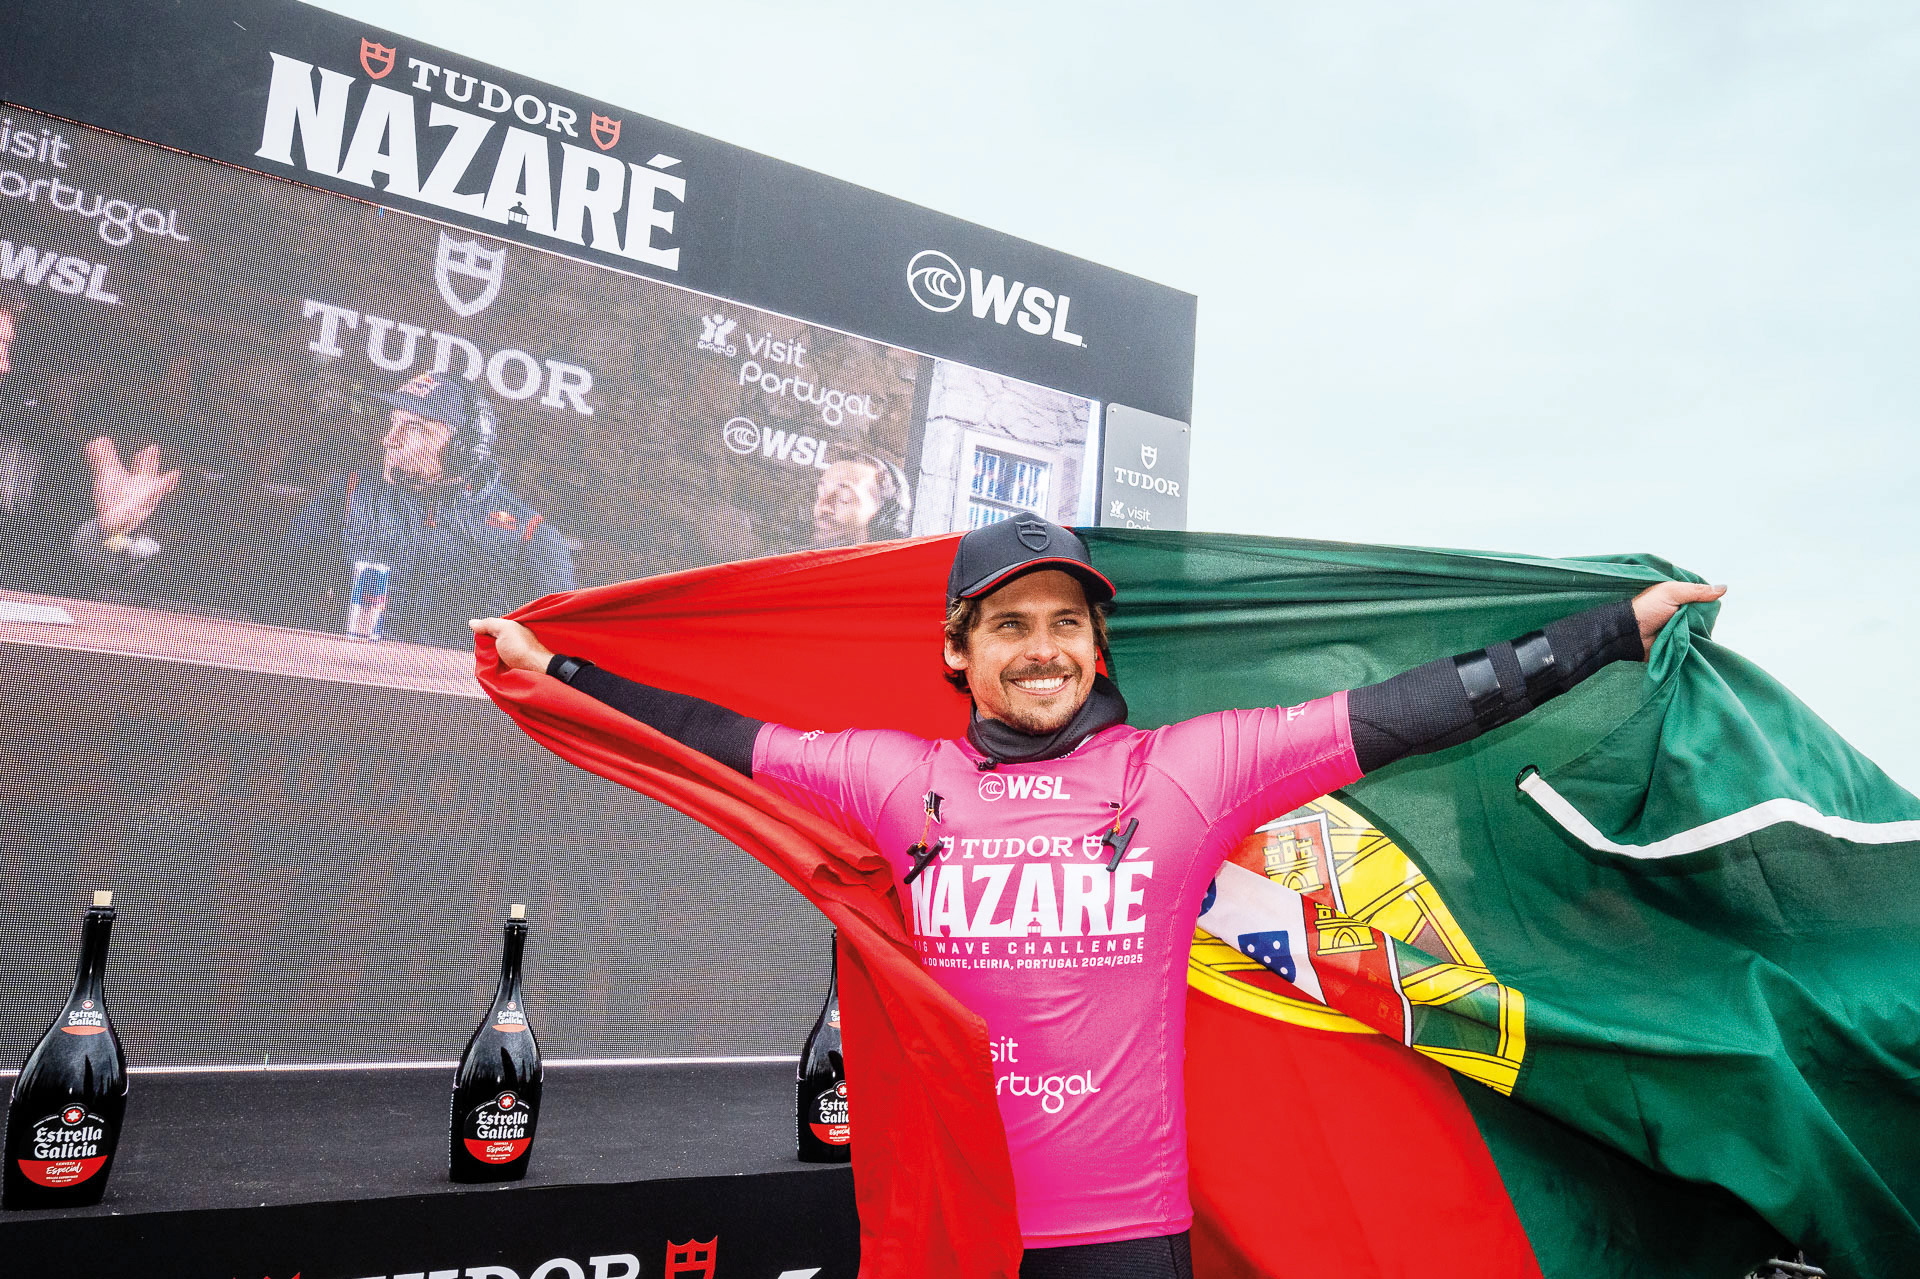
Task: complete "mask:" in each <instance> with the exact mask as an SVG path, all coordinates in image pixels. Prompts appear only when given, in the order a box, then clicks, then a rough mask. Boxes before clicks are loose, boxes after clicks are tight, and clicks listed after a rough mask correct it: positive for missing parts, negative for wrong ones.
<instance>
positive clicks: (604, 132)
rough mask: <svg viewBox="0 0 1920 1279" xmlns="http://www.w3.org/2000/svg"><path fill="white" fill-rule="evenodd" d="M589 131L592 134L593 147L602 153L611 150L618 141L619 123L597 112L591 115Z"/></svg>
mask: <svg viewBox="0 0 1920 1279" xmlns="http://www.w3.org/2000/svg"><path fill="white" fill-rule="evenodd" d="M589 131H590V132H591V133H592V134H593V145H595V146H597V147H599V148H600V149H601V150H602V151H611V150H613V148H614V144H615V143H617V142H619V141H620V122H619V121H618V120H612V119H609V118H607V117H606V116H603V115H601V114H600V113H599V112H598V111H595V112H594V113H593V119H592V121H591V122H590V123H589Z"/></svg>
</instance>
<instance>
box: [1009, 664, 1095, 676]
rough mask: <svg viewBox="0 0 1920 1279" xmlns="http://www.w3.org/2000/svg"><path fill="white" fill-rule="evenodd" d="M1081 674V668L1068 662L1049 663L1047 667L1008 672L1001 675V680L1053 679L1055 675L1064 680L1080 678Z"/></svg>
mask: <svg viewBox="0 0 1920 1279" xmlns="http://www.w3.org/2000/svg"><path fill="white" fill-rule="evenodd" d="M1079 674H1080V668H1079V666H1077V665H1075V664H1074V663H1072V662H1068V663H1065V664H1062V663H1059V662H1049V663H1048V664H1047V665H1045V666H1029V667H1027V668H1025V669H1024V670H1017V671H1007V672H1006V673H1004V674H1003V675H1001V677H1000V678H1001V679H1003V680H1016V679H1051V678H1053V677H1054V676H1055V675H1058V676H1060V677H1061V678H1062V679H1076V678H1078V677H1079Z"/></svg>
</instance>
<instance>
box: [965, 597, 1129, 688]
mask: <svg viewBox="0 0 1920 1279" xmlns="http://www.w3.org/2000/svg"><path fill="white" fill-rule="evenodd" d="M985 598H986V597H985V596H979V595H976V596H974V597H973V598H972V599H964V600H955V601H954V602H953V606H952V607H951V608H949V609H948V610H947V622H946V638H947V643H949V644H951V645H953V647H954V648H956V649H958V650H960V651H961V652H962V653H964V652H966V651H967V639H968V637H969V636H971V635H972V634H973V628H974V626H975V624H977V623H978V622H979V621H980V604H981V601H982V600H983V599H985ZM1112 608H1113V605H1112V604H1110V603H1108V602H1107V601H1105V600H1102V601H1101V602H1099V603H1097V604H1095V603H1091V602H1090V603H1089V604H1088V605H1087V613H1088V615H1089V616H1090V617H1092V618H1093V643H1094V647H1095V648H1096V649H1097V650H1098V651H1099V653H1100V656H1101V657H1102V658H1103V659H1104V660H1105V661H1106V664H1107V674H1108V676H1109V677H1111V676H1112V674H1113V649H1112V647H1111V646H1110V645H1109V643H1108V641H1107V613H1108V612H1109V611H1110V610H1111V609H1112ZM941 670H942V671H943V672H945V675H946V680H947V683H949V684H951V685H953V686H954V688H956V689H958V690H959V691H960V692H962V693H965V692H968V691H969V690H968V688H967V673H966V672H965V671H956V670H954V669H953V668H952V667H951V666H948V665H946V663H944V662H942V663H941Z"/></svg>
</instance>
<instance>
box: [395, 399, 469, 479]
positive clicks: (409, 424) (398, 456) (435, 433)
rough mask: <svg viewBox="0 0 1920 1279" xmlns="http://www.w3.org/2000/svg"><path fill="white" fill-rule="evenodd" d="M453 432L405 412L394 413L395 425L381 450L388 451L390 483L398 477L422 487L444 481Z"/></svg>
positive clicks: (445, 425) (427, 418) (432, 421)
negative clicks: (443, 464)
mask: <svg viewBox="0 0 1920 1279" xmlns="http://www.w3.org/2000/svg"><path fill="white" fill-rule="evenodd" d="M452 438H453V429H452V428H451V427H449V426H448V425H447V424H446V423H445V422H436V421H434V420H433V419H432V418H430V417H421V416H420V415H419V414H418V413H409V412H408V411H407V410H405V409H395V410H394V411H393V424H392V425H391V426H389V427H388V428H387V435H386V438H385V439H383V440H381V441H380V447H381V448H383V449H385V450H386V451H387V482H388V483H392V482H393V480H394V478H395V477H396V476H397V477H399V478H401V479H406V480H413V481H415V482H416V483H420V484H431V483H433V482H434V481H435V480H437V479H439V478H440V474H441V472H440V458H441V456H442V455H443V454H444V453H445V452H446V450H447V441H448V440H450V439H452Z"/></svg>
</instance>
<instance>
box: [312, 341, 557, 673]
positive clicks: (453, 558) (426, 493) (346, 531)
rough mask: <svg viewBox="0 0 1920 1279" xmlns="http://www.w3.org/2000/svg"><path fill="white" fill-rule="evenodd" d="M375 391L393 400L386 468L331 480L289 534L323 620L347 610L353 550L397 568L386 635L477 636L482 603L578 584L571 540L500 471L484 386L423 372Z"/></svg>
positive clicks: (494, 605)
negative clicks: (472, 622)
mask: <svg viewBox="0 0 1920 1279" xmlns="http://www.w3.org/2000/svg"><path fill="white" fill-rule="evenodd" d="M379 398H380V400H381V401H382V402H384V403H385V404H387V405H388V406H390V408H391V409H392V412H391V414H390V415H389V425H388V429H387V433H386V435H385V437H384V438H383V439H382V440H381V441H380V445H381V448H382V450H383V451H384V459H383V463H382V468H381V473H380V475H379V476H378V477H373V478H366V477H363V476H362V475H361V474H360V473H359V472H358V471H350V472H348V473H347V474H345V475H342V476H340V477H339V478H338V479H336V480H334V481H333V482H332V483H331V484H329V485H328V486H327V487H326V488H325V489H323V490H321V492H320V494H319V496H317V497H315V498H314V499H313V501H312V502H311V503H309V504H308V506H307V508H306V510H305V511H303V512H301V514H300V515H299V516H298V517H297V518H296V519H295V520H294V523H293V528H292V531H291V533H290V534H289V536H288V540H287V549H288V552H289V554H290V555H291V556H292V557H293V558H294V559H295V560H296V561H297V567H296V569H295V573H296V575H298V576H301V577H304V579H305V581H306V582H307V583H308V584H309V585H312V584H315V583H318V584H323V589H324V591H325V594H326V599H327V600H328V605H327V607H328V609H329V612H328V614H327V616H326V618H324V619H323V621H322V625H323V626H327V627H337V626H339V625H341V624H342V623H343V622H344V621H345V619H346V614H347V595H348V593H349V591H350V590H351V589H352V577H353V571H354V564H355V562H356V561H366V562H369V563H375V564H385V565H387V566H388V568H389V569H390V570H391V577H390V579H389V581H388V585H387V592H388V593H387V608H386V615H385V620H384V623H383V626H384V631H385V634H386V636H387V638H389V639H402V640H409V641H412V642H414V643H418V644H435V645H439V646H441V647H443V648H461V647H465V646H466V645H467V644H468V643H470V642H471V636H470V635H469V634H468V631H467V627H466V619H467V618H469V617H471V616H472V615H473V614H474V613H475V612H477V611H480V612H496V611H500V610H502V609H505V608H507V607H508V606H510V605H513V604H517V603H519V602H521V601H523V600H528V599H533V598H535V597H537V596H540V595H548V594H551V593H553V592H555V591H569V590H572V589H573V585H574V581H573V558H572V555H571V554H570V553H569V551H568V550H567V546H566V543H565V542H564V541H563V540H562V539H561V537H560V535H559V534H558V533H557V532H555V531H554V529H553V527H552V526H551V525H549V524H547V523H546V521H545V519H544V518H543V517H542V516H541V515H540V514H539V512H537V511H535V510H533V509H532V508H531V507H529V506H527V505H526V504H525V503H524V502H522V501H520V500H519V499H518V498H516V497H515V496H514V495H513V494H512V493H511V492H510V491H508V489H507V486H506V485H505V484H504V483H503V482H502V481H501V479H500V468H499V466H498V464H497V463H495V461H494V460H493V449H494V443H495V427H494V419H493V407H492V405H491V404H489V403H488V401H487V398H486V396H484V395H482V394H480V393H479V392H478V391H476V390H475V389H474V388H473V387H472V386H471V385H470V384H468V383H466V382H464V381H462V380H460V379H458V378H455V377H452V376H450V375H449V374H446V373H422V374H420V375H419V376H417V377H415V378H413V379H411V380H410V381H408V382H406V383H404V384H403V385H401V386H400V387H399V388H397V389H396V390H393V391H390V392H387V393H386V394H383V395H381V396H380V397H379Z"/></svg>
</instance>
